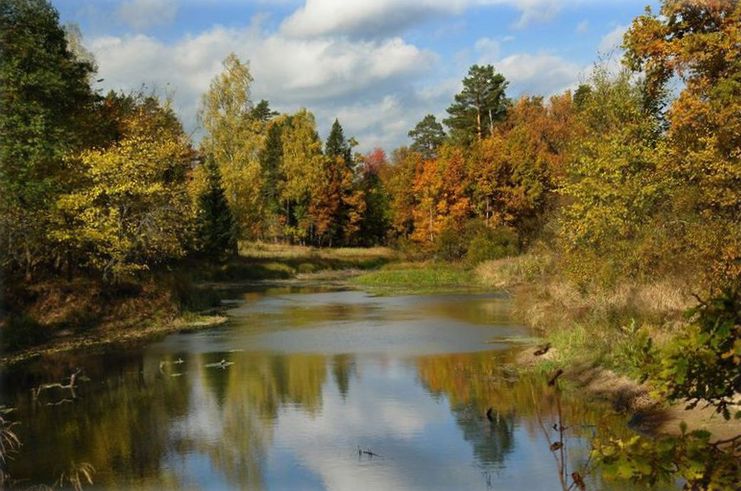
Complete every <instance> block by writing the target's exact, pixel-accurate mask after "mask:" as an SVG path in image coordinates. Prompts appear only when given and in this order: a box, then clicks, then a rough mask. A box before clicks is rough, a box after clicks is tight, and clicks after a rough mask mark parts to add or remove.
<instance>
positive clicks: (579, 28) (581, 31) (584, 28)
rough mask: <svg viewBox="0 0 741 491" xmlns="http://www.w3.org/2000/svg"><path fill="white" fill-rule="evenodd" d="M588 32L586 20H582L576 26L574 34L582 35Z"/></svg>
mask: <svg viewBox="0 0 741 491" xmlns="http://www.w3.org/2000/svg"><path fill="white" fill-rule="evenodd" d="M588 30H589V21H588V20H583V21H581V22H579V23H578V24H577V25H576V32H578V33H579V34H584V33H585V32H587V31H588Z"/></svg>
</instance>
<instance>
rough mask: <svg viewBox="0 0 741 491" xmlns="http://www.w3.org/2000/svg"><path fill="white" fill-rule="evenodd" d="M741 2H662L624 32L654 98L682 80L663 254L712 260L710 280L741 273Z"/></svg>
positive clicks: (671, 114) (666, 150)
mask: <svg viewBox="0 0 741 491" xmlns="http://www.w3.org/2000/svg"><path fill="white" fill-rule="evenodd" d="M740 26H741V4H739V2H732V1H717V2H679V1H668V0H667V1H664V2H662V6H661V12H660V15H658V16H657V15H654V14H652V13H651V11H650V10H649V11H647V12H646V14H645V15H642V16H640V17H638V18H636V19H635V20H634V21H633V24H632V25H631V27H630V29H629V30H628V32H627V33H626V35H625V43H624V44H625V48H626V53H625V61H626V63H627V65H628V66H629V67H630V68H631V69H633V70H637V71H642V72H643V73H645V77H646V84H645V89H646V92H647V95H648V96H649V98H651V99H656V98H659V97H661V95H662V94H664V93H666V91H667V85H668V84H669V83H670V81H671V79H672V78H673V77H678V78H679V79H680V80H681V81H682V82H683V84H682V90H681V92H680V93H679V96H678V97H677V98H676V100H675V101H673V103H672V104H671V106H670V107H669V110H668V114H667V121H668V130H667V133H666V145H665V146H664V147H662V156H661V157H660V159H659V160H660V162H659V164H658V168H657V170H658V172H660V173H661V174H662V175H663V176H664V177H665V178H666V179H667V181H668V182H669V184H670V188H671V191H670V193H669V194H670V200H671V211H670V212H669V213H668V214H667V216H666V220H667V221H669V222H671V223H672V226H671V227H669V229H670V230H668V232H669V234H670V237H668V238H667V240H666V241H665V244H666V245H667V246H671V248H668V249H665V250H664V251H663V252H664V254H667V255H671V256H675V257H684V258H685V262H686V264H691V265H695V266H698V265H710V267H708V268H705V271H704V272H701V271H697V273H698V274H701V275H704V276H705V277H706V280H707V281H708V282H711V283H716V282H717V281H718V280H719V279H722V280H723V281H730V282H734V281H738V278H739V277H740V276H741V252H740V251H741V223H740V222H739V220H738V217H739V214H740V213H741V191H740V190H741V152H740V151H739V148H741V78H740V77H739V74H740V73H741V50H739V44H740V43H741V27H740Z"/></svg>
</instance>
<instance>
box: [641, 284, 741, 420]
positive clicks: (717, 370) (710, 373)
mask: <svg viewBox="0 0 741 491" xmlns="http://www.w3.org/2000/svg"><path fill="white" fill-rule="evenodd" d="M687 315H688V316H689V317H690V320H691V323H690V325H689V326H688V328H687V330H686V332H684V333H683V334H681V335H678V336H675V337H674V338H673V339H672V341H671V342H669V343H668V344H667V345H666V346H664V347H662V348H661V349H659V350H653V351H651V350H650V351H649V352H648V356H649V363H648V366H647V374H646V375H647V377H648V378H650V379H652V380H653V381H654V382H656V383H657V384H659V386H660V388H661V390H662V391H663V392H664V393H665V394H666V396H667V397H668V398H669V400H685V401H687V402H688V403H689V406H688V407H690V408H692V407H695V406H697V405H698V404H700V403H705V404H706V405H712V406H715V408H716V410H717V411H718V412H720V413H722V414H723V416H724V417H725V418H726V419H729V418H730V417H731V414H730V409H729V408H730V407H731V406H733V405H734V399H735V397H736V394H737V393H738V392H741V336H740V335H741V294H740V292H739V290H738V289H733V290H731V289H728V290H726V291H724V292H723V293H722V294H720V295H718V296H716V297H714V298H711V299H710V300H707V301H700V304H699V305H698V306H697V307H695V308H693V309H691V310H689V311H688V313H687ZM647 348H649V349H650V346H648V347H647ZM735 416H736V417H737V418H738V417H741V411H738V412H737V413H736V415H735Z"/></svg>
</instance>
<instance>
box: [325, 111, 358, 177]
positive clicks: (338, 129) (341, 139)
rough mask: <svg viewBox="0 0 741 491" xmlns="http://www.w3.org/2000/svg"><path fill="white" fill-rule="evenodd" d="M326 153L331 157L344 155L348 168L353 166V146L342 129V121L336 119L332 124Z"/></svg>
mask: <svg viewBox="0 0 741 491" xmlns="http://www.w3.org/2000/svg"><path fill="white" fill-rule="evenodd" d="M324 153H325V154H326V155H327V156H329V157H342V159H343V160H344V161H345V165H346V166H347V167H348V168H351V167H352V148H350V144H349V143H348V141H347V140H346V139H345V133H344V132H343V131H342V126H341V125H340V122H339V121H338V120H337V119H335V120H334V123H333V124H332V130H331V131H330V132H329V137H327V143H326V145H325V147H324Z"/></svg>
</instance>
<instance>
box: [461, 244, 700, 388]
mask: <svg viewBox="0 0 741 491" xmlns="http://www.w3.org/2000/svg"><path fill="white" fill-rule="evenodd" d="M475 278H476V280H477V281H478V282H479V283H480V284H482V285H484V286H488V287H492V288H498V289H504V290H510V291H512V292H513V294H514V298H515V309H514V312H515V315H516V316H517V317H518V318H519V319H520V321H521V322H523V323H526V324H528V325H530V326H532V327H534V328H536V329H537V330H539V331H540V332H541V333H542V335H543V336H545V337H547V338H548V340H549V342H551V343H552V345H553V347H554V349H555V351H556V352H557V356H556V359H555V360H553V361H554V362H555V363H558V364H572V363H576V362H584V361H587V362H597V363H601V364H603V365H605V366H608V367H610V368H613V369H616V370H618V371H620V372H622V373H632V374H635V372H636V370H637V368H638V366H639V365H640V356H641V347H642V346H643V343H645V340H646V339H647V337H648V336H650V337H651V338H652V339H653V340H654V342H658V343H659V344H661V342H662V340H665V339H668V338H670V337H671V336H672V334H673V333H674V332H677V331H676V329H677V328H678V327H680V326H681V325H682V324H683V323H684V317H683V315H682V314H683V312H684V311H686V309H687V308H689V307H691V306H693V305H695V303H696V301H695V299H694V297H693V296H692V295H691V290H690V289H689V288H687V287H685V286H684V284H683V283H682V282H679V281H675V280H672V279H657V280H656V281H652V282H637V281H627V280H626V281H622V282H621V283H619V284H617V285H614V286H612V287H600V286H596V285H590V286H589V287H588V288H580V287H579V286H578V285H577V284H575V283H574V282H572V281H569V280H568V279H566V278H564V277H562V276H561V275H559V274H558V270H557V268H556V267H555V266H554V260H553V258H552V257H550V256H549V255H547V254H526V255H522V256H518V257H511V258H505V259H500V260H496V261H487V262H484V263H482V264H480V265H479V266H478V267H477V268H476V269H475Z"/></svg>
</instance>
